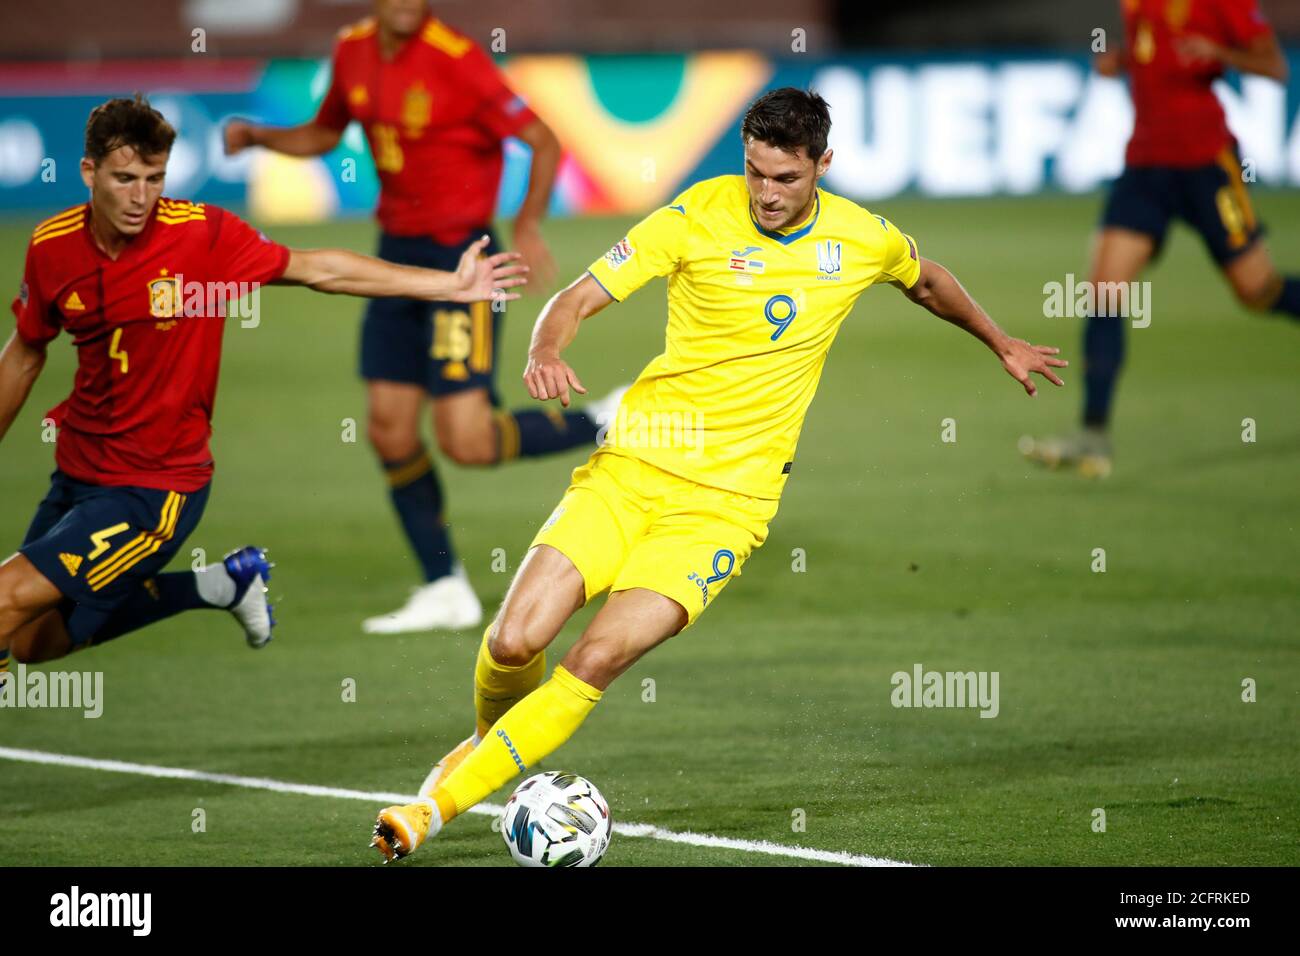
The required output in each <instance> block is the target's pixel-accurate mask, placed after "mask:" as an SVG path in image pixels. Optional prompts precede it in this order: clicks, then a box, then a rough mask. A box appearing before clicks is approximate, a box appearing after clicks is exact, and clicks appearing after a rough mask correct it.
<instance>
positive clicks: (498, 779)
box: [433, 667, 601, 823]
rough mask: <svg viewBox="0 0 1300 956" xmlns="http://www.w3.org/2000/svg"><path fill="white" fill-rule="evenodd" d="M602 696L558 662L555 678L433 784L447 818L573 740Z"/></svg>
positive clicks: (515, 707)
mask: <svg viewBox="0 0 1300 956" xmlns="http://www.w3.org/2000/svg"><path fill="white" fill-rule="evenodd" d="M600 698H601V691H598V690H596V688H594V687H592V686H591V685H590V684H588V683H587V682H586V681H583V680H579V679H578V678H576V677H574V676H573V675H572V674H570V673H569V672H568V671H566V670H565V669H564V668H563V667H556V668H555V673H553V674H552V675H551V679H550V680H548V681H547V682H546V683H545V684H543V685H542V686H541V687H539V688H537V690H535V691H533V692H532V693H531V694H529V695H528V696H527V697H525V698H524V699H523V700H521V701H520V702H519V703H517V704H515V706H513V707H511V708H510V710H509V711H508V712H507V713H506V714H504V715H503V716H502V717H501V719H500V720H498V721H497V722H496V726H495V727H493V728H492V732H491V734H489V735H488V736H487V737H485V738H484V739H483V742H482V743H481V744H479V745H478V746H477V747H476V748H474V752H473V753H471V754H470V755H469V756H468V757H466V758H465V760H464V761H463V762H462V763H461V765H460V766H459V767H457V768H456V769H455V770H453V771H452V772H451V773H450V774H449V775H448V776H447V779H446V780H444V781H443V782H442V783H441V784H440V785H439V786H438V788H437V789H436V790H434V792H433V799H434V801H435V802H436V803H437V804H438V812H439V813H440V814H441V815H442V821H443V822H444V823H446V822H447V821H448V820H450V819H451V818H452V817H455V816H458V815H459V814H462V813H464V812H465V811H466V810H468V809H469V808H470V807H472V806H474V804H476V803H478V802H479V801H480V800H482V799H484V798H485V797H487V795H488V794H490V793H491V792H492V791H493V790H496V789H497V787H499V786H501V785H502V784H503V783H505V782H506V781H507V780H509V779H510V778H511V777H513V776H514V775H515V774H517V773H519V771H521V770H524V769H526V768H527V767H529V766H530V765H532V764H534V763H536V762H537V761H539V760H541V759H542V758H543V757H545V756H546V755H547V754H549V753H551V752H552V751H553V750H555V749H556V748H557V747H559V746H560V744H562V743H564V742H565V741H566V740H568V739H569V738H570V737H571V736H573V732H574V731H575V730H577V729H578V727H579V726H580V725H581V724H582V722H583V721H584V720H586V718H587V715H588V714H589V713H591V709H592V708H593V707H595V706H596V703H597V701H599V700H600Z"/></svg>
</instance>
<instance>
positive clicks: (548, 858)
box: [501, 770, 611, 866]
mask: <svg viewBox="0 0 1300 956" xmlns="http://www.w3.org/2000/svg"><path fill="white" fill-rule="evenodd" d="M610 826H611V820H610V817H609V804H608V803H606V802H605V798H604V797H602V796H601V795H600V791H599V790H597V789H596V788H595V787H594V786H593V785H592V783H591V781H589V780H586V779H584V778H582V777H579V776H578V775H577V774H576V773H562V772H560V771H556V770H552V771H551V772H549V773H539V774H537V776H535V777H529V778H528V779H527V780H525V781H524V782H523V783H521V784H520V785H519V787H518V789H516V790H515V792H514V793H512V794H510V799H509V800H507V801H506V809H505V812H504V813H502V814H501V836H502V837H504V838H505V841H506V846H507V847H509V848H510V855H511V856H512V857H514V858H515V862H516V863H518V864H519V865H520V866H595V865H596V864H597V863H599V862H600V858H601V857H602V856H604V855H605V850H606V849H607V848H608V847H609V835H610Z"/></svg>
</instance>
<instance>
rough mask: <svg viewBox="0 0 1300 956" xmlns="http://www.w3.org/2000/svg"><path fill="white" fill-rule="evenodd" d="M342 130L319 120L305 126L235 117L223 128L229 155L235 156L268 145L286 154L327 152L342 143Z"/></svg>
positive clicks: (315, 154)
mask: <svg viewBox="0 0 1300 956" xmlns="http://www.w3.org/2000/svg"><path fill="white" fill-rule="evenodd" d="M342 138H343V131H342V130H335V129H330V128H329V127H327V126H319V125H317V124H316V123H303V124H302V125H301V126H258V125H257V124H256V123H250V122H248V121H247V120H241V119H235V120H231V121H230V122H229V123H227V124H226V128H225V129H224V130H222V139H223V140H224V143H225V148H226V155H227V156H233V155H235V154H236V153H239V152H242V151H243V150H245V149H247V148H248V147H250V146H265V147H266V148H267V149H270V150H274V151H275V152H277V153H284V154H285V155H286V156H323V155H324V154H325V153H328V152H329V151H330V150H332V149H333V148H334V147H335V146H337V145H338V144H339V140H340V139H342Z"/></svg>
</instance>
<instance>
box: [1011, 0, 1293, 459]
mask: <svg viewBox="0 0 1300 956" xmlns="http://www.w3.org/2000/svg"><path fill="white" fill-rule="evenodd" d="M1121 6H1122V8H1123V15H1124V33H1125V43H1124V47H1123V49H1122V50H1110V51H1108V52H1106V53H1103V54H1100V55H1099V56H1098V57H1097V60H1096V67H1097V69H1098V71H1099V72H1101V73H1102V74H1104V75H1106V76H1116V75H1118V74H1119V73H1121V72H1127V73H1128V75H1129V80H1130V85H1131V89H1132V95H1133V105H1134V108H1135V113H1136V117H1135V125H1134V128H1133V136H1132V138H1131V139H1130V140H1129V144H1128V152H1127V155H1126V158H1125V168H1124V172H1123V174H1122V175H1121V176H1120V177H1119V179H1118V180H1116V181H1115V184H1114V186H1113V187H1112V189H1111V193H1110V198H1109V201H1108V202H1107V205H1106V211H1105V213H1104V215H1103V216H1102V222H1101V229H1100V232H1099V234H1098V236H1097V240H1096V244H1095V247H1094V251H1093V260H1092V269H1091V276H1090V279H1091V282H1092V283H1094V285H1093V289H1094V290H1096V295H1095V300H1096V301H1097V303H1098V306H1097V308H1096V309H1094V311H1093V314H1091V315H1089V316H1088V317H1087V321H1086V324H1085V326H1084V335H1083V350H1084V360H1085V364H1084V407H1083V428H1082V430H1081V431H1080V432H1079V433H1078V434H1077V435H1075V436H1073V437H1069V438H1065V439H1060V438H1047V439H1039V440H1034V439H1032V438H1028V437H1026V438H1025V439H1022V448H1021V450H1022V452H1023V453H1024V454H1026V455H1027V456H1028V457H1029V458H1031V459H1033V460H1035V461H1038V462H1040V463H1042V464H1045V465H1048V466H1049V467H1053V468H1056V467H1062V466H1066V467H1070V468H1076V469H1078V470H1079V471H1080V472H1081V473H1082V474H1085V475H1087V476H1089V477H1105V476H1107V475H1109V474H1110V471H1111V464H1112V462H1111V446H1110V438H1109V434H1108V426H1109V424H1110V413H1111V399H1112V397H1113V396H1114V393H1115V385H1116V382H1117V381H1118V378H1119V372H1120V366H1121V365H1122V363H1123V358H1124V322H1125V321H1126V319H1127V316H1126V315H1122V314H1119V313H1121V312H1124V311H1125V309H1124V308H1123V307H1122V306H1121V307H1118V308H1117V307H1115V303H1116V301H1117V300H1118V302H1120V303H1123V302H1126V301H1127V299H1125V298H1119V297H1117V296H1112V295H1110V294H1108V293H1107V291H1106V290H1112V289H1117V288H1119V285H1121V284H1122V285H1123V286H1124V287H1126V288H1127V286H1128V284H1129V283H1131V282H1134V281H1135V280H1137V278H1138V277H1139V276H1140V275H1141V274H1142V271H1143V270H1144V269H1145V268H1146V266H1147V264H1148V263H1149V262H1151V261H1152V259H1154V258H1155V257H1156V256H1157V255H1158V254H1159V253H1160V249H1161V246H1162V245H1163V243H1164V239H1165V234H1166V232H1167V231H1168V228H1169V223H1170V221H1171V220H1173V219H1182V220H1183V221H1185V222H1186V223H1187V224H1188V225H1190V226H1191V227H1192V228H1193V229H1195V230H1196V231H1197V232H1198V233H1200V235H1201V238H1202V240H1203V241H1204V243H1205V245H1206V248H1207V249H1208V251H1209V253H1210V255H1211V256H1212V257H1213V258H1214V261H1215V262H1216V263H1217V264H1218V267H1219V269H1220V271H1222V273H1223V275H1224V277H1225V278H1226V279H1227V280H1228V283H1229V284H1230V285H1231V286H1232V289H1233V292H1234V293H1235V294H1236V296H1237V299H1238V300H1239V301H1240V302H1241V303H1242V304H1243V305H1245V306H1246V307H1247V308H1249V309H1252V310H1255V311H1259V312H1268V311H1273V312H1278V313H1282V314H1284V315H1289V316H1291V317H1292V318H1297V317H1300V277H1298V276H1282V275H1280V274H1279V273H1278V270H1277V268H1276V266H1274V264H1273V260H1272V259H1271V258H1270V257H1269V254H1268V249H1267V248H1266V246H1265V245H1264V242H1263V241H1262V238H1261V237H1262V235H1263V227H1262V225H1261V224H1260V221H1259V219H1258V217H1257V216H1256V214H1255V210H1254V208H1253V207H1252V205H1251V201H1250V197H1249V195H1247V191H1246V183H1245V177H1244V175H1243V167H1242V163H1241V158H1240V156H1239V155H1238V152H1237V141H1236V139H1235V138H1234V137H1233V135H1232V132H1231V131H1230V130H1229V129H1228V124H1227V120H1226V118H1225V117H1224V112H1223V107H1222V105H1221V104H1220V103H1219V100H1218V97H1216V96H1215V94H1214V90H1213V88H1212V86H1213V83H1214V82H1215V81H1216V80H1218V79H1219V78H1220V77H1222V76H1223V73H1224V71H1225V70H1227V69H1234V70H1237V71H1239V72H1242V73H1254V74H1257V75H1259V76H1266V77H1270V78H1272V79H1275V80H1279V81H1284V80H1285V79H1286V76H1287V64H1286V58H1285V57H1284V56H1283V54H1282V50H1281V47H1280V46H1279V45H1278V42H1277V37H1276V36H1275V35H1274V33H1273V31H1272V29H1271V28H1270V27H1269V25H1268V21H1267V20H1265V18H1264V15H1263V13H1262V11H1261V10H1260V7H1259V0H1121ZM1112 283H1114V284H1115V285H1112Z"/></svg>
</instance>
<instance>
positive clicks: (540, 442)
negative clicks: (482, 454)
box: [496, 409, 598, 462]
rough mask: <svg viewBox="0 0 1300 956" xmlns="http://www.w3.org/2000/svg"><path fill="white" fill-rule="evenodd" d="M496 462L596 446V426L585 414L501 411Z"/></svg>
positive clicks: (498, 419)
mask: <svg viewBox="0 0 1300 956" xmlns="http://www.w3.org/2000/svg"><path fill="white" fill-rule="evenodd" d="M496 420H497V441H498V448H499V453H498V455H497V461H499V462H500V461H510V460H511V459H514V458H521V457H522V458H534V457H536V456H538V455H550V454H554V453H555V452H557V451H566V450H568V449H570V448H576V447H578V446H579V445H594V444H596V432H597V431H598V429H597V428H596V423H595V422H594V421H592V419H591V416H590V415H588V414H587V413H586V412H561V411H559V410H558V409H553V410H550V411H544V412H542V411H536V410H533V409H530V410H528V411H514V412H510V411H499V412H497V414H496Z"/></svg>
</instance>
